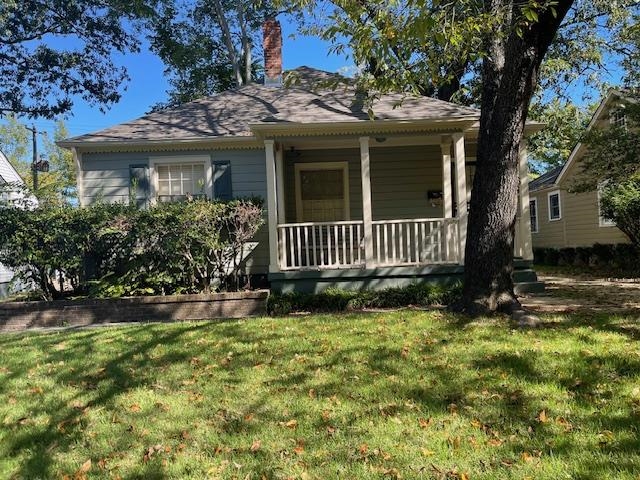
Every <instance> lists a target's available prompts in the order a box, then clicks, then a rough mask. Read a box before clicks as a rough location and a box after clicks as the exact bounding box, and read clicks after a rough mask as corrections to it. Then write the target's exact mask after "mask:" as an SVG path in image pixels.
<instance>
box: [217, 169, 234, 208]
mask: <svg viewBox="0 0 640 480" xmlns="http://www.w3.org/2000/svg"><path fill="white" fill-rule="evenodd" d="M212 165H213V198H214V200H223V201H228V200H231V199H232V198H233V190H232V187H231V163H230V162H229V161H223V162H212Z"/></svg>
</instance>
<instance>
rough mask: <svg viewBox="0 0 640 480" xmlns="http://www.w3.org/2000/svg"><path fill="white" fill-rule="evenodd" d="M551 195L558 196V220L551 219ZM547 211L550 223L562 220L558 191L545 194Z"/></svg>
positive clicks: (560, 199) (560, 200)
mask: <svg viewBox="0 0 640 480" xmlns="http://www.w3.org/2000/svg"><path fill="white" fill-rule="evenodd" d="M553 195H558V218H551V197H552V196H553ZM547 211H548V213H549V221H550V222H557V221H558V220H562V198H561V196H560V190H554V191H553V192H549V193H547Z"/></svg>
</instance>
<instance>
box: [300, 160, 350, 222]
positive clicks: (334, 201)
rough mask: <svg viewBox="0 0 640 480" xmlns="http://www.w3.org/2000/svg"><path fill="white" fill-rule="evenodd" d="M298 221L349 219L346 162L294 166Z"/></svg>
mask: <svg viewBox="0 0 640 480" xmlns="http://www.w3.org/2000/svg"><path fill="white" fill-rule="evenodd" d="M296 217H297V221H298V222H337V221H342V220H349V177H348V164H347V163H346V162H331V163H306V164H300V163H298V164H296Z"/></svg>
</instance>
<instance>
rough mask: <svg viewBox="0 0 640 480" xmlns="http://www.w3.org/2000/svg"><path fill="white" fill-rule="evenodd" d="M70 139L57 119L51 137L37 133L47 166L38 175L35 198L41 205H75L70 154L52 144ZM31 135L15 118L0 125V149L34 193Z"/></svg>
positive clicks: (72, 166) (74, 169)
mask: <svg viewBox="0 0 640 480" xmlns="http://www.w3.org/2000/svg"><path fill="white" fill-rule="evenodd" d="M68 136H69V132H68V130H67V126H66V124H65V122H64V121H63V120H57V121H56V125H55V129H54V132H53V138H50V137H49V136H48V135H46V133H45V134H44V135H43V136H41V135H40V134H38V142H39V145H40V146H41V149H39V153H41V154H44V157H45V159H46V160H47V161H48V162H49V164H50V169H49V171H48V172H38V191H37V192H35V193H36V197H37V198H38V200H39V201H40V202H43V203H74V202H75V200H76V197H77V193H76V168H75V164H74V162H73V154H72V153H71V152H70V151H69V150H65V149H62V148H60V147H58V146H57V145H56V144H55V142H56V141H58V140H62V139H64V138H67V137H68ZM32 148H33V147H32V137H31V132H29V131H28V130H27V129H26V125H25V124H24V123H22V122H20V121H19V120H18V119H17V118H16V116H15V115H8V116H7V117H6V118H5V119H3V122H2V123H0V150H2V151H3V153H4V154H5V155H6V157H7V159H8V160H9V162H10V163H11V165H13V167H14V168H15V169H16V171H17V172H18V173H19V174H20V176H21V177H22V179H23V180H24V181H25V184H26V185H27V187H28V188H29V189H30V190H31V192H33V176H32V171H31V163H32V161H33V150H32Z"/></svg>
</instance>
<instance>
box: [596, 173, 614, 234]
mask: <svg viewBox="0 0 640 480" xmlns="http://www.w3.org/2000/svg"><path fill="white" fill-rule="evenodd" d="M606 185H607V182H606V181H604V182H600V183H598V225H599V226H601V227H615V226H616V222H614V221H613V220H610V219H608V218H605V217H603V216H602V210H601V209H600V198H601V196H602V191H603V190H604V187H605V186H606Z"/></svg>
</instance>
